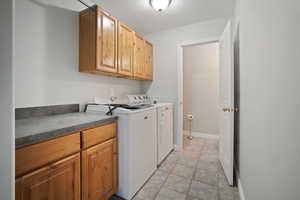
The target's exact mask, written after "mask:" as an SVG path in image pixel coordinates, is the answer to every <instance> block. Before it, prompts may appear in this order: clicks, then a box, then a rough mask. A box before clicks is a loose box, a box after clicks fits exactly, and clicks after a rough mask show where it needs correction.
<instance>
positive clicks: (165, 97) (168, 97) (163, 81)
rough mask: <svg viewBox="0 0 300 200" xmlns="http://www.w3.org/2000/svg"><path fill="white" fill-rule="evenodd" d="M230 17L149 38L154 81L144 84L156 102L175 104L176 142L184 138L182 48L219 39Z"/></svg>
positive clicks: (144, 89) (180, 28) (150, 35)
mask: <svg viewBox="0 0 300 200" xmlns="http://www.w3.org/2000/svg"><path fill="white" fill-rule="evenodd" d="M228 19H229V18H223V19H217V20H211V21H205V22H200V23H197V24H192V25H188V26H183V27H179V28H175V29H171V30H166V31H161V32H156V33H152V34H149V35H146V36H145V38H146V39H147V40H149V41H150V42H151V43H152V44H153V47H154V60H153V63H154V69H153V74H154V76H153V77H154V79H153V81H152V82H148V83H145V84H143V91H144V92H147V93H148V94H150V95H151V96H152V97H153V98H154V99H155V100H158V101H163V102H171V103H173V104H174V108H175V109H174V136H175V137H174V142H175V144H176V145H178V144H179V141H180V138H179V137H180V136H179V135H178V131H177V127H176V126H177V124H178V122H177V113H178V106H179V99H178V66H177V65H178V63H177V61H178V60H177V59H178V55H177V53H178V52H177V50H178V45H180V44H182V43H185V42H191V41H201V40H206V39H210V38H219V37H220V36H221V34H222V32H223V30H224V28H225V25H226V23H227V22H228Z"/></svg>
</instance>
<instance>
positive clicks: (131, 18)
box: [31, 0, 235, 35]
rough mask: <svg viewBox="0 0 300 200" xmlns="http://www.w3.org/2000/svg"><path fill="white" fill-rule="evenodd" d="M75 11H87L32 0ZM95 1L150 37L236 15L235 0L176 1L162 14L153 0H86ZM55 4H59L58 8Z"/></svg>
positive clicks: (63, 2) (63, 1)
mask: <svg viewBox="0 0 300 200" xmlns="http://www.w3.org/2000/svg"><path fill="white" fill-rule="evenodd" d="M31 1H36V2H39V3H43V4H52V6H58V7H63V8H65V9H71V10H77V11H79V10H81V9H83V8H84V6H82V5H81V4H80V3H79V2H78V1H77V0H51V1H50V0H31ZM82 1H84V2H86V3H88V4H89V5H91V2H95V3H97V4H99V5H100V6H102V7H103V8H104V9H105V10H106V11H108V12H109V13H110V14H111V15H113V16H115V17H116V18H118V19H119V20H121V21H122V22H123V23H125V24H127V25H128V26H130V27H131V28H132V29H134V30H135V31H136V32H138V33H140V34H143V35H144V34H148V33H152V32H156V31H161V30H164V29H170V28H175V27H179V26H184V25H188V24H193V23H197V22H200V21H205V20H211V19H216V18H221V17H228V16H232V14H233V8H234V3H235V0H173V2H172V4H171V6H170V7H169V8H168V9H167V10H165V11H163V12H162V13H159V12H157V11H155V10H153V9H152V8H151V7H150V6H149V0H82ZM54 4H55V5H54Z"/></svg>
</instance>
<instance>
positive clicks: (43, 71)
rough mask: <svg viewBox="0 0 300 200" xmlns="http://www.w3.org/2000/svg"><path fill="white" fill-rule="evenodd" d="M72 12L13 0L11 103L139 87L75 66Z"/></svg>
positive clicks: (69, 99)
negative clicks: (13, 83) (13, 88)
mask: <svg viewBox="0 0 300 200" xmlns="http://www.w3.org/2000/svg"><path fill="white" fill-rule="evenodd" d="M78 16H79V15H78V13H76V12H73V11H68V10H64V9H61V8H55V7H50V6H49V7H47V6H42V5H39V4H36V3H34V1H31V0H17V1H16V58H17V59H16V107H28V106H42V105H54V104H69V103H80V104H84V103H87V102H91V101H92V100H93V97H96V96H97V97H108V96H109V95H110V88H113V89H114V93H115V95H123V94H128V93H140V92H141V83H140V82H139V81H134V80H126V79H118V78H113V77H105V76H101V75H90V74H84V73H79V72H78V51H79V49H78V48H79V24H78V22H79V18H78Z"/></svg>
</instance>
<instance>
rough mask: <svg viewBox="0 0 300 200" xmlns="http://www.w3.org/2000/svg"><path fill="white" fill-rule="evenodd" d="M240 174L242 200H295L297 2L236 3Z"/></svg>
mask: <svg viewBox="0 0 300 200" xmlns="http://www.w3.org/2000/svg"><path fill="white" fill-rule="evenodd" d="M238 5H239V7H238V10H237V20H239V21H240V135H239V143H240V144H239V146H240V147H239V155H240V156H239V160H240V162H239V175H240V178H241V182H242V185H243V189H244V193H245V197H246V200H269V199H272V200H283V199H286V200H298V199H299V198H300V190H299V185H300V167H299V166H300V156H299V152H300V144H299V141H300V134H299V133H300V117H299V113H300V92H299V91H300V78H299V74H300V57H299V55H300V38H299V35H300V24H299V19H300V9H299V8H300V2H299V0H288V1H282V0H240V2H239V4H238Z"/></svg>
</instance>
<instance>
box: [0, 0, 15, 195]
mask: <svg viewBox="0 0 300 200" xmlns="http://www.w3.org/2000/svg"><path fill="white" fill-rule="evenodd" d="M13 6H14V1H12V0H3V1H1V6H0V27H1V28H0V44H1V45H0V93H1V96H0V102H1V103H0V127H1V139H0V199H3V200H4V199H5V200H13V199H14V177H15V173H14V171H15V168H14V149H15V145H14V144H15V143H14V140H15V137H14V108H13Z"/></svg>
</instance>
